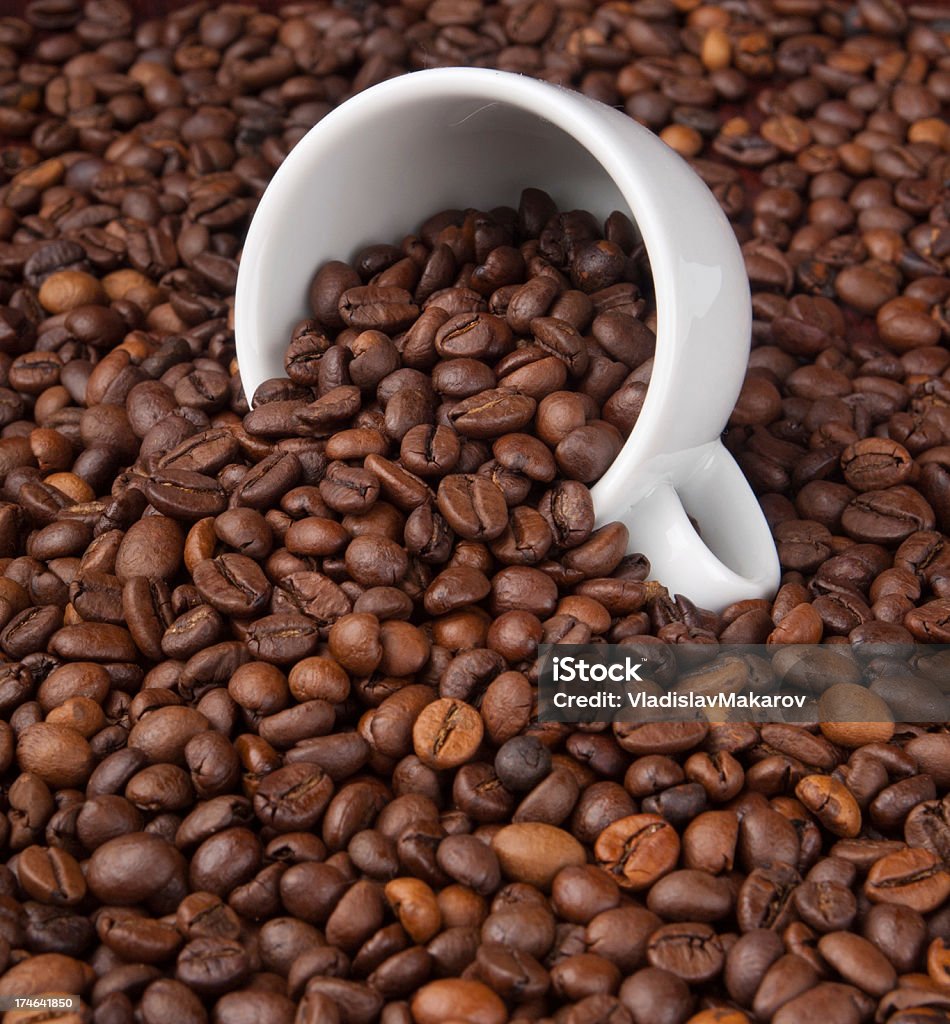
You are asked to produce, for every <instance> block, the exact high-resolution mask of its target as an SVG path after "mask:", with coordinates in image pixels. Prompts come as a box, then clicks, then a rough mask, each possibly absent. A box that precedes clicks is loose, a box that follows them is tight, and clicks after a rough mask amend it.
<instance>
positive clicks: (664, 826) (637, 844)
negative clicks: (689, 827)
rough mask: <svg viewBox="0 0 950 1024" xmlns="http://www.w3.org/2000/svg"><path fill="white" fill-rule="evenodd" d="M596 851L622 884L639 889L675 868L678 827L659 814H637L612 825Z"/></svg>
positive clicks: (678, 844)
mask: <svg viewBox="0 0 950 1024" xmlns="http://www.w3.org/2000/svg"><path fill="white" fill-rule="evenodd" d="M594 852H595V854H596V856H597V860H598V863H600V865H601V866H602V867H603V868H604V869H605V870H607V871H609V872H610V873H611V874H612V875H613V876H614V877H615V878H616V879H617V882H618V884H619V885H621V886H622V887H624V888H628V889H634V890H639V889H646V888H648V887H649V886H651V885H652V884H653V883H654V882H655V881H656V880H657V879H659V878H661V877H662V876H663V875H665V874H667V873H668V872H669V871H671V870H672V869H673V867H674V865H675V864H676V860H677V858H678V857H679V852H680V842H679V837H678V836H677V835H676V832H675V830H674V829H673V828H672V827H671V826H670V825H669V824H668V823H667V822H666V821H664V820H663V819H662V818H660V817H659V816H658V815H654V814H634V815H630V816H629V817H626V818H621V819H620V820H618V821H615V822H613V823H612V824H611V825H608V826H607V828H606V829H604V831H603V832H601V834H600V836H599V837H598V839H597V842H596V844H595V847H594Z"/></svg>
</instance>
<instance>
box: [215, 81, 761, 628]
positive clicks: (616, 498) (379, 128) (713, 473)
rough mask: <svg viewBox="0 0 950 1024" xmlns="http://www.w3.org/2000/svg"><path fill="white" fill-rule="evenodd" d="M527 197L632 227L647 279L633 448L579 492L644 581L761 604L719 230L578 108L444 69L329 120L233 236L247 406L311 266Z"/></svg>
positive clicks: (610, 121) (670, 160)
mask: <svg viewBox="0 0 950 1024" xmlns="http://www.w3.org/2000/svg"><path fill="white" fill-rule="evenodd" d="M528 185H530V186H533V187H537V188H543V189H545V190H546V191H548V192H549V193H550V194H551V195H552V197H553V198H554V200H555V202H557V203H558V205H559V206H560V208H561V209H576V208H581V209H588V210H590V211H592V212H593V213H595V214H597V215H598V216H600V217H601V218H603V217H606V216H607V214H609V213H610V212H611V211H612V210H615V209H620V210H623V211H624V212H626V213H628V214H629V215H631V216H632V218H633V219H634V221H635V222H636V224H637V226H638V228H639V230H640V232H641V234H642V237H643V240H644V243H645V245H646V249H647V253H648V256H649V259H650V264H651V268H652V271H653V278H654V282H655V288H656V297H657V309H658V334H657V348H656V358H655V362H654V368H653V375H652V378H651V381H650V387H649V389H648V392H647V397H646V400H645V402H644V405H643V411H642V413H641V415H640V418H639V420H638V422H637V425H636V428H635V430H634V432H633V434H632V435H631V437H630V439H629V440H628V442H627V444H626V445H625V447H624V450H623V451H622V453H621V454H620V456H619V457H618V458H617V460H616V461H615V463H614V464H613V465H612V466H611V467H610V469H609V470H608V471H607V473H606V474H605V475H604V477H603V478H602V479H601V480H600V481H599V482H598V483H597V485H596V486H595V487H594V489H593V494H594V501H595V507H596V510H597V516H598V522H601V523H603V522H607V521H610V520H612V519H621V520H623V521H624V522H625V523H626V524H627V526H628V528H629V530H630V537H631V539H630V550H632V551H643V552H644V553H645V554H646V555H647V556H648V557H649V559H650V561H651V564H652V566H653V575H654V577H655V578H657V579H659V580H662V581H663V582H664V583H665V584H666V585H667V586H668V587H669V588H670V590H671V591H672V592H674V593H684V594H686V595H688V596H689V597H691V598H692V599H693V600H695V601H696V602H697V603H699V604H700V605H702V606H705V607H709V608H714V609H720V608H722V607H724V606H725V605H727V604H729V603H731V602H733V601H737V600H741V599H744V598H749V597H764V596H768V595H770V594H771V593H772V592H774V590H775V588H776V587H777V585H778V580H779V566H778V559H777V556H776V553H775V547H774V544H773V543H772V539H771V536H770V534H769V530H768V527H767V524H766V522H765V519H764V517H763V516H762V513H761V510H760V509H759V506H758V503H757V501H756V500H755V498H754V496H753V495H752V492H751V491H750V490H749V487H748V484H747V483H746V481H745V480H744V478H743V477H742V474H741V472H740V471H739V469H738V467H737V466H736V465H735V463H734V461H733V460H732V457H731V456H730V455H729V454H728V453H727V452H726V451H725V449H724V448H722V446H721V445H720V443H719V441H718V437H719V434H720V433H721V431H722V429H723V427H724V426H725V423H726V420H727V419H728V416H729V413H730V412H731V411H732V407H733V405H734V404H735V399H736V396H737V395H738V393H739V389H740V387H741V384H742V379H743V376H744V373H745V367H746V362H747V359H748V354H749V329H750V318H751V311H750V304H749V289H748V282H747V279H746V274H745V269H744V267H743V263H742V258H741V254H740V253H739V249H738V246H737V245H736V242H735V239H734V237H733V234H732V230H731V228H730V226H729V224H728V222H727V221H726V219H725V217H724V216H723V214H722V212H721V211H720V209H719V205H718V204H717V203H716V201H715V200H714V199H713V197H712V195H711V194H710V193H709V191H708V190H707V189H706V187H705V185H703V183H702V182H701V181H700V179H699V178H698V177H697V176H696V175H695V174H694V173H693V171H692V170H691V169H690V168H689V167H688V166H687V164H686V163H685V162H684V161H683V160H681V159H680V158H679V157H678V156H677V155H676V154H675V153H674V152H673V151H672V150H670V149H669V148H668V147H667V146H666V145H665V144H664V143H662V142H661V141H660V140H659V139H658V138H657V137H656V136H655V135H653V134H652V133H651V132H649V131H647V130H646V129H645V128H643V127H641V126H640V125H638V124H636V123H635V122H634V121H632V120H631V119H630V118H629V117H627V116H626V115H625V114H622V113H620V112H619V111H616V110H613V109H611V108H610V107H607V106H605V105H604V104H601V103H597V102H595V101H593V100H589V99H587V98H586V97H584V96H581V95H579V94H578V93H575V92H570V91H568V90H566V89H561V88H558V87H556V86H551V85H548V84H546V83H543V82H538V81H535V80H533V79H530V78H525V77H522V76H519V75H512V74H509V73H506V72H501V71H489V70H484V69H472V68H448V69H438V70H432V71H420V72H416V73H414V74H410V75H403V76H401V77H398V78H395V79H392V80H391V81H388V82H384V83H383V84H381V85H378V86H375V87H374V88H372V89H369V90H367V91H366V92H363V93H360V94H359V95H357V96H355V97H353V98H352V99H350V100H349V101H347V102H346V103H345V104H343V105H342V106H341V107H338V108H337V109H336V110H334V111H332V112H331V113H330V114H328V115H327V116H326V117H325V118H324V119H323V120H322V121H321V122H320V123H319V124H318V125H317V126H316V127H315V128H314V129H313V130H312V131H311V132H310V133H309V134H308V135H307V136H306V137H305V138H304V139H303V140H302V141H301V142H300V143H299V144H298V145H297V146H296V147H295V149H294V150H293V151H292V152H291V154H290V155H289V156H288V158H287V159H286V160H285V161H284V163H283V165H282V166H281V167H280V169H279V170H278V171H277V173H276V174H275V176H274V179H273V181H272V182H271V184H270V185H269V186H268V188H267V191H266V192H265V194H264V196H263V198H262V200H261V203H260V205H259V207H258V210H257V213H256V214H255V217H254V221H253V223H252V225H251V228H250V231H249V233H248V237H247V242H246V244H245V247H244V253H243V257H242V261H241V267H240V273H239V276H238V285H237V297H236V308H235V324H236V335H237V348H238V360H239V363H240V366H241V375H242V378H243V381H244V385H245V388H246V391H247V394H248V395H253V393H254V390H255V389H256V388H257V386H258V385H259V384H260V383H261V382H262V381H264V380H266V379H267V378H269V377H275V376H280V375H283V372H284V371H283V352H284V350H285V348H286V345H287V340H288V337H289V334H290V330H291V328H292V327H293V325H294V323H295V322H296V321H298V320H299V319H301V318H302V317H304V316H306V315H307V314H308V310H307V305H306V297H307V290H308V285H309V283H310V279H311V277H312V275H313V273H314V271H315V269H316V268H317V267H318V266H319V265H320V264H321V263H322V262H324V261H326V260H329V259H346V258H349V257H351V256H353V255H354V254H355V253H356V252H357V251H358V250H359V249H360V248H361V247H362V246H364V245H366V244H367V243H369V242H374V241H379V240H384V239H390V238H401V237H402V236H403V235H404V234H405V233H406V231H407V230H408V229H411V227H412V226H414V225H415V224H417V223H419V222H420V221H422V220H423V219H425V218H426V217H428V216H429V215H430V214H431V213H432V212H433V211H436V210H439V209H442V208H445V207H453V206H461V207H468V206H474V207H481V208H490V207H492V206H498V205H509V206H510V205H516V204H517V201H518V196H519V195H520V192H521V190H522V189H523V188H524V187H526V186H528ZM677 494H679V498H678V497H677ZM680 499H682V502H683V504H685V506H686V508H687V509H688V510H689V513H690V514H691V515H692V516H693V517H694V518H695V519H697V520H698V522H699V523H700V528H701V530H702V533H703V537H704V538H705V541H706V542H707V543H708V545H709V546H708V547H707V543H704V541H703V540H701V539H700V538H699V536H698V535H697V534H696V532H695V531H694V530H693V528H692V526H691V525H690V524H689V520H688V519H687V517H686V514H685V512H684V511H683V504H681V502H680Z"/></svg>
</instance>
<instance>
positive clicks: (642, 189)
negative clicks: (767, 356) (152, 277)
mask: <svg viewBox="0 0 950 1024" xmlns="http://www.w3.org/2000/svg"><path fill="white" fill-rule="evenodd" d="M466 98H468V99H472V100H478V99H480V98H484V100H485V102H486V105H489V104H494V103H498V104H504V105H506V106H509V107H514V108H516V109H518V110H521V111H524V112H525V113H527V114H533V115H534V116H536V117H538V118H540V119H542V120H544V121H547V122H549V123H550V124H552V125H553V126H554V127H555V128H557V129H558V131H560V132H563V133H564V134H565V135H566V136H568V137H569V138H571V139H572V140H573V141H574V142H575V143H576V144H577V145H579V146H581V147H582V148H583V149H584V150H586V151H587V152H588V153H589V154H590V155H591V157H593V159H594V160H595V161H596V162H597V163H598V164H599V165H600V167H602V168H603V170H604V172H605V173H606V174H607V175H608V176H609V177H610V179H611V180H612V181H613V183H614V184H615V186H616V187H617V190H618V192H619V193H620V194H621V196H622V197H623V199H624V202H625V203H626V204H627V207H628V209H629V212H630V214H631V217H632V220H633V222H634V225H635V227H636V229H637V231H638V232H639V234H640V237H641V238H642V240H643V244H644V247H645V249H646V252H647V256H648V259H649V261H650V267H651V272H652V278H653V289H654V294H655V298H656V308H657V345H656V355H655V357H654V364H653V370H652V375H651V380H650V387H649V388H648V389H647V395H646V397H645V399H644V405H643V409H642V411H641V413H640V417H639V419H638V421H637V425H636V427H635V428H634V430H633V431H632V432H631V434H630V437H629V438H628V440H627V444H626V445H625V447H624V451H623V453H622V454H623V455H629V456H633V455H634V451H633V450H631V446H632V447H633V448H634V449H635V450H637V449H639V453H638V454H637V455H636V457H637V458H638V460H639V459H641V458H643V457H645V456H646V455H647V454H651V453H652V451H651V450H648V449H649V448H650V445H649V441H650V439H652V438H654V437H655V436H656V435H657V432H658V430H660V429H661V427H662V422H661V421H662V420H663V418H664V415H665V414H664V413H663V406H664V405H665V401H666V400H667V399H666V396H667V393H668V392H669V391H670V390H671V388H672V386H673V378H674V376H675V372H676V364H677V361H678V360H677V354H678V352H677V350H678V348H679V345H678V341H679V339H680V337H681V332H680V328H679V323H678V320H679V315H680V312H681V311H680V308H679V306H680V298H679V297H678V291H677V287H676V281H677V276H678V275H677V273H676V263H677V258H678V255H679V251H678V244H677V240H678V239H679V238H682V233H681V232H680V231H678V230H677V228H676V225H675V222H674V221H673V219H672V218H670V217H669V216H667V215H666V210H667V208H668V207H667V203H666V202H665V201H664V197H663V195H662V191H663V187H664V182H663V180H662V176H661V175H658V174H657V172H656V169H655V168H648V167H647V164H648V163H649V161H647V160H644V159H642V156H641V155H640V152H639V148H640V147H638V148H637V149H634V148H633V147H630V146H625V145H624V144H623V140H622V139H621V138H619V137H618V135H617V132H615V131H614V125H613V124H605V118H608V117H609V118H612V117H616V118H617V119H618V120H617V122H616V128H617V129H619V130H621V131H623V132H624V135H625V136H626V137H627V138H629V136H630V133H633V134H634V135H636V136H637V137H638V141H639V143H640V146H642V147H643V148H646V149H650V150H652V154H653V155H657V154H658V155H659V157H658V158H659V159H660V160H662V161H665V162H667V163H669V162H670V161H675V162H677V163H681V164H682V166H683V168H684V169H685V170H687V171H688V172H689V174H690V175H693V174H694V172H693V171H692V170H691V169H690V168H689V167H688V165H687V164H686V163H685V161H682V158H681V157H679V155H678V154H676V153H675V152H674V151H673V150H672V149H670V148H669V147H668V146H667V145H666V144H665V143H664V142H662V140H660V139H659V138H658V137H657V136H656V135H654V133H653V132H651V131H650V130H649V129H647V128H645V127H643V126H642V125H640V124H638V123H637V122H636V121H634V120H633V119H632V118H629V117H627V116H626V115H623V114H621V113H620V112H619V111H615V110H613V109H612V108H611V107H608V106H606V105H605V104H602V103H599V102H597V101H596V100H593V99H591V98H589V97H587V96H584V95H583V94H581V93H578V92H575V91H573V90H570V89H568V88H566V87H564V86H559V85H554V84H553V83H549V82H544V81H538V80H536V79H534V78H530V77H528V76H526V75H518V74H514V73H512V72H506V71H496V70H494V69H490V68H455V67H453V68H430V69H425V70H420V71H414V72H411V73H409V74H405V75H399V76H397V77H396V78H392V79H388V80H387V81H385V82H381V83H379V84H377V85H375V86H372V87H371V88H369V89H366V90H365V91H363V92H361V93H357V94H356V95H354V96H352V97H351V98H350V99H348V100H346V102H345V103H343V104H341V105H340V106H339V107H337V108H335V109H334V110H332V111H330V112H329V113H328V114H327V115H326V116H325V117H324V118H323V119H322V120H321V121H319V122H318V123H317V125H315V126H314V128H313V129H311V130H310V132H308V133H307V135H305V136H304V138H303V139H301V140H300V142H299V143H298V144H297V146H296V147H295V148H294V149H293V150H292V151H291V152H290V153H289V154H288V156H287V158H286V160H285V161H284V162H283V163H282V164H281V166H280V167H279V168H278V169H277V171H276V172H275V174H274V177H273V179H272V181H271V183H270V184H269V185H268V187H267V189H266V190H265V192H264V195H263V196H262V198H261V201H260V203H259V204H258V208H257V211H256V212H255V215H254V218H253V220H252V223H251V226H250V228H249V230H248V234H247V238H246V241H245V246H244V253H243V256H242V260H241V265H240V268H239V272H238V283H237V290H236V300H235V330H236V334H237V335H238V338H239V339H241V338H242V336H244V338H246V337H247V332H251V333H253V334H254V335H257V336H258V337H257V339H256V341H255V343H249V342H247V343H245V344H242V340H239V341H238V349H239V350H240V349H241V348H245V347H246V348H247V349H248V350H250V349H254V350H255V351H256V352H258V353H259V352H260V351H261V349H262V346H261V344H260V337H259V335H260V332H259V331H258V325H257V324H256V323H255V322H254V321H255V317H254V315H253V311H254V307H255V306H257V305H258V304H259V298H260V293H261V291H262V290H263V288H264V287H265V284H264V279H265V277H266V275H264V274H263V273H262V266H261V261H260V259H259V254H260V252H261V250H262V249H263V248H266V236H267V234H268V232H269V231H270V230H271V227H272V225H273V224H275V223H285V222H286V221H287V220H288V219H289V218H292V217H293V216H294V209H293V206H292V196H293V195H294V194H295V193H296V192H297V191H298V190H299V189H303V188H306V187H308V184H309V181H308V176H309V174H310V173H312V172H311V168H312V167H313V165H314V162H315V161H318V160H319V158H320V154H321V153H323V152H325V151H327V150H328V149H333V148H334V147H337V146H342V145H345V144H346V138H347V136H348V135H349V133H350V132H352V131H353V129H354V125H358V124H359V123H360V122H364V121H369V122H372V121H375V120H378V119H380V118H381V117H386V116H388V115H390V114H392V115H396V114H398V110H399V108H400V107H404V105H405V104H406V103H415V104H419V105H426V104H437V103H440V102H445V101H451V100H461V99H466ZM585 114H589V115H590V116H587V117H585V116H584V115H585ZM696 185H697V186H699V187H702V188H705V186H704V185H703V184H702V182H701V181H700V180H699V179H698V178H697V180H696ZM708 213H709V227H713V228H715V229H716V230H718V231H720V232H721V231H723V230H725V231H727V232H728V242H729V243H730V244H733V243H732V238H731V230H730V229H729V226H728V221H726V219H725V217H724V215H723V214H722V213H721V211H720V210H719V207H718V205H717V204H715V202H714V201H713V200H712V198H711V197H710V202H709V204H708ZM717 215H718V218H719V219H720V220H719V223H718V224H717V223H716V218H717ZM694 226H695V229H696V231H702V230H703V226H702V225H700V224H696V225H694ZM338 258H342V257H338ZM661 394H662V396H663V398H661V397H660V395H661ZM651 396H652V400H651ZM250 397H252V396H249V398H250ZM710 440H711V438H710ZM621 457H622V456H618V461H619V459H620V458H621ZM624 461H627V460H626V459H624Z"/></svg>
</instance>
